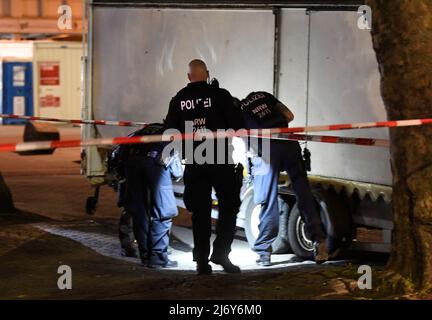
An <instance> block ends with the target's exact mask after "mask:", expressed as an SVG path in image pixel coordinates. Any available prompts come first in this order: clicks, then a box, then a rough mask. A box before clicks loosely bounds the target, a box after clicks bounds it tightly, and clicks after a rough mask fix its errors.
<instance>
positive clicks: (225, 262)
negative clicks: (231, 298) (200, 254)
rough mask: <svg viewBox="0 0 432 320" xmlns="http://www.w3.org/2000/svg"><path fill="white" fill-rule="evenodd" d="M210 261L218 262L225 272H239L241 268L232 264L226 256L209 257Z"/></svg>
mask: <svg viewBox="0 0 432 320" xmlns="http://www.w3.org/2000/svg"><path fill="white" fill-rule="evenodd" d="M210 261H211V262H213V263H214V264H219V265H221V266H222V268H223V269H224V271H225V272H227V273H240V272H241V270H240V268H239V267H238V266H236V265H234V264H232V262H231V261H230V259H228V257H226V258H220V257H213V256H212V257H211V258H210Z"/></svg>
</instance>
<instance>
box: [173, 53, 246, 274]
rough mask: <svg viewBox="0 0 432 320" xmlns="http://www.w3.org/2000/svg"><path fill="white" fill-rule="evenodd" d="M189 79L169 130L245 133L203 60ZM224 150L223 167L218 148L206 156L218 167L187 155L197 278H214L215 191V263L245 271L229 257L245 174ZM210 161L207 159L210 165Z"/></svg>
mask: <svg viewBox="0 0 432 320" xmlns="http://www.w3.org/2000/svg"><path fill="white" fill-rule="evenodd" d="M188 78H189V80H190V83H189V84H188V85H187V86H186V87H185V88H183V89H182V90H180V91H179V92H178V93H177V95H176V96H175V97H174V98H173V99H172V100H171V102H170V106H169V111H168V115H167V117H166V124H167V128H174V129H177V130H179V131H180V132H182V133H185V132H186V121H191V122H192V123H193V131H194V132H207V131H216V130H217V129H225V130H226V129H230V128H232V129H235V130H237V129H239V128H241V127H242V118H241V114H240V112H239V111H238V110H236V109H235V108H234V107H233V101H232V97H231V95H230V93H229V92H228V91H227V90H224V89H220V88H217V87H216V86H212V85H210V84H208V82H207V81H208V78H209V73H208V70H207V66H206V64H205V63H204V62H203V61H202V60H192V61H191V62H190V63H189V72H188ZM225 142H227V141H225ZM215 144H216V143H215ZM199 146H200V142H197V143H195V142H194V150H197V148H198V147H199ZM225 147H226V148H225V150H224V151H226V153H225V155H226V157H224V159H223V160H224V161H222V162H223V163H220V162H221V161H217V160H218V156H217V152H218V150H216V148H214V149H212V150H210V151H209V150H207V151H209V152H213V154H212V155H211V158H212V159H213V161H206V162H204V163H203V164H201V163H198V162H197V161H196V159H195V157H194V156H193V155H186V154H183V157H184V158H185V159H186V169H185V174H184V183H185V191H184V202H185V205H186V208H187V209H188V210H189V211H191V212H192V226H193V237H194V248H193V258H194V261H196V263H197V272H198V274H210V273H211V272H212V268H211V266H210V265H209V255H210V236H211V209H212V198H211V194H212V187H213V188H214V189H215V191H216V196H217V198H218V201H219V217H218V221H217V227H216V239H215V241H214V242H213V252H212V255H211V257H210V261H212V262H213V263H215V264H219V265H221V266H222V267H223V268H224V270H225V272H228V273H239V272H240V268H239V267H238V266H236V265H234V264H232V263H231V261H230V260H229V258H228V255H229V253H230V251H231V244H232V241H233V239H234V233H235V226H236V216H237V213H238V210H239V206H240V188H241V177H240V174H241V173H240V170H237V171H236V167H235V166H234V164H232V160H231V163H229V159H230V157H231V152H232V148H231V147H230V144H229V143H227V144H226V145H225ZM207 156H208V154H206V159H208V157H207ZM190 158H192V159H190ZM219 160H220V159H219Z"/></svg>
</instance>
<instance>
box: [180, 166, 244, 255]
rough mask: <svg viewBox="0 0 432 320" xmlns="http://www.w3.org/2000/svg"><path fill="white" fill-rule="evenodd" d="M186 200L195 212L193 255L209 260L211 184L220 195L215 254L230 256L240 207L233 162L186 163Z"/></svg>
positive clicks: (214, 244) (193, 217)
mask: <svg viewBox="0 0 432 320" xmlns="http://www.w3.org/2000/svg"><path fill="white" fill-rule="evenodd" d="M184 183H185V191H184V202H185V205H186V208H187V209H188V210H189V211H191V212H192V228H193V238H194V249H193V258H194V261H196V262H197V263H199V264H200V263H202V264H204V263H208V260H209V254H210V236H211V210H212V197H211V194H212V187H213V188H214V189H215V191H216V196H217V198H218V207H219V216H218V220H217V225H216V239H215V240H214V242H213V253H212V256H213V257H217V258H218V259H227V258H228V255H229V253H230V251H231V244H232V242H233V239H234V234H235V228H236V218H237V213H238V210H239V207H240V188H241V181H239V179H238V175H237V174H236V173H235V168H234V165H231V164H204V165H193V164H191V165H187V166H186V169H185V173H184Z"/></svg>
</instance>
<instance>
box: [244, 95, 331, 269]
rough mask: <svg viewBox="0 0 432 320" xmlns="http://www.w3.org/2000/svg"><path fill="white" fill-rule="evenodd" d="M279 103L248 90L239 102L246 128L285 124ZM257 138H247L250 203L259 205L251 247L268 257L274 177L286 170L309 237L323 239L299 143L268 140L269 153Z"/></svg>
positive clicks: (274, 223) (274, 228) (275, 214)
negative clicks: (249, 169) (251, 201)
mask: <svg viewBox="0 0 432 320" xmlns="http://www.w3.org/2000/svg"><path fill="white" fill-rule="evenodd" d="M278 104H279V105H278ZM280 106H283V105H282V104H281V103H280V102H279V101H278V100H277V99H276V98H275V97H274V96H273V95H271V94H269V93H267V92H252V93H250V94H249V95H248V96H247V97H246V98H245V99H243V100H242V101H241V102H240V108H241V109H242V114H243V117H244V121H245V125H246V127H247V128H248V129H264V128H278V127H287V126H288V122H287V120H286V118H285V117H284V116H283V114H282V112H281V111H280V109H278V108H280ZM283 107H284V108H286V107H285V106H283ZM259 140H261V139H256V140H254V139H251V142H250V145H251V147H252V149H254V151H255V156H254V157H253V158H252V165H253V167H252V174H253V177H254V180H253V186H254V202H255V203H256V204H260V205H261V212H260V216H259V221H260V223H259V226H258V228H259V235H258V237H257V239H256V241H255V244H254V246H253V250H254V251H255V252H256V253H258V254H259V255H260V256H261V257H266V256H267V257H268V259H269V257H270V254H271V250H272V243H273V241H274V240H275V239H276V237H277V234H278V229H279V206H278V180H279V173H280V172H281V171H287V173H288V175H289V177H290V180H291V186H292V189H293V191H294V193H295V195H296V198H297V205H298V208H299V210H300V212H301V213H302V216H303V218H304V220H305V225H306V229H307V232H308V234H309V235H310V236H311V240H312V241H314V242H322V241H325V239H326V236H325V233H324V230H323V226H322V223H321V218H320V215H319V212H318V210H317V207H316V203H315V200H314V197H313V195H312V191H311V188H310V186H309V181H308V179H307V173H306V170H305V168H304V164H303V158H302V155H301V148H300V145H299V143H298V142H297V141H281V140H270V141H269V143H270V154H261V152H262V150H261V148H260V147H261V146H260V143H262V141H259ZM268 261H269V260H268Z"/></svg>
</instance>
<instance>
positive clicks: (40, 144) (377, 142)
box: [0, 133, 390, 152]
mask: <svg viewBox="0 0 432 320" xmlns="http://www.w3.org/2000/svg"><path fill="white" fill-rule="evenodd" d="M174 136H175V135H174ZM171 137H173V135H171ZM179 137H180V135H179ZM207 137H208V136H207ZM251 137H264V138H266V137H269V136H268V135H267V134H265V135H260V134H257V135H254V134H253V135H251ZM181 138H182V139H185V140H187V139H188V138H189V137H188V135H181ZM218 138H223V136H219V137H218ZM272 139H277V140H294V141H303V140H307V141H314V142H325V143H344V144H355V145H360V146H377V147H388V146H389V145H390V142H389V140H385V139H369V138H349V137H336V136H315V135H302V134H294V133H292V134H287V135H284V136H281V137H278V138H273V137H272ZM160 141H163V140H162V136H161V135H151V136H142V137H130V138H129V137H117V138H107V139H91V140H63V141H60V140H51V141H35V142H22V143H16V144H0V152H1V151H4V152H6V151H14V152H23V151H34V150H46V149H55V148H76V147H89V146H102V145H119V144H138V143H153V142H160ZM164 141H169V139H168V140H167V139H165V140H164Z"/></svg>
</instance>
